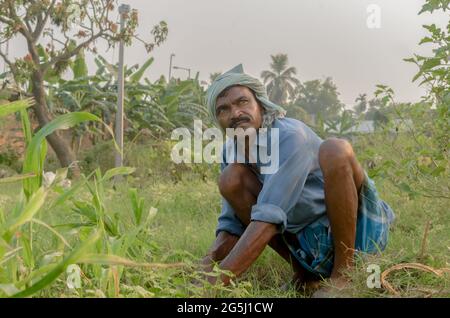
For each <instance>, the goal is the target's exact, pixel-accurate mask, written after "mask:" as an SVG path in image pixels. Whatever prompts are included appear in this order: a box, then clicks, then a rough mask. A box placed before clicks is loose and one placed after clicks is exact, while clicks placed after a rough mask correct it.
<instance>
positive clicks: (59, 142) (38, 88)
mask: <svg viewBox="0 0 450 318" xmlns="http://www.w3.org/2000/svg"><path fill="white" fill-rule="evenodd" d="M31 79H32V82H33V95H34V98H35V100H36V103H35V105H34V110H35V113H36V117H37V120H38V122H39V126H40V127H43V126H45V125H46V124H47V123H49V122H50V121H51V120H52V118H51V115H50V113H49V112H48V108H47V100H46V93H45V89H44V78H43V74H42V73H41V72H40V71H38V70H36V71H34V72H33V73H32V75H31ZM47 141H48V143H49V144H50V146H51V147H52V149H53V151H55V154H56V156H57V157H58V160H59V163H60V164H61V167H69V166H70V167H71V175H72V177H75V178H78V177H79V176H80V167H79V165H78V163H77V162H76V158H75V154H74V153H73V151H72V149H71V148H70V146H69V143H68V142H67V141H66V140H64V139H63V138H62V137H61V135H60V134H59V133H58V132H57V131H55V132H54V133H52V134H50V135H48V136H47Z"/></svg>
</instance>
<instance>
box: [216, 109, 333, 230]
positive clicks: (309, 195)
mask: <svg viewBox="0 0 450 318" xmlns="http://www.w3.org/2000/svg"><path fill="white" fill-rule="evenodd" d="M272 127H273V128H278V133H279V143H278V145H277V146H278V147H279V166H278V170H277V171H276V172H274V173H269V174H261V173H259V174H257V176H258V179H259V180H260V181H261V183H262V189H261V192H260V193H259V195H258V199H257V202H256V204H255V205H254V206H253V207H252V210H251V220H252V221H262V222H267V223H272V224H277V225H278V228H279V231H280V232H284V231H288V232H291V233H297V232H299V231H301V230H302V229H303V228H304V227H305V226H307V225H309V224H311V223H313V222H315V221H319V222H322V223H323V224H324V225H326V226H328V225H329V222H328V219H327V216H326V208H325V195H324V181H323V175H322V171H321V170H320V167H319V147H320V144H321V143H322V139H321V138H320V137H319V136H317V134H316V133H314V131H312V130H311V128H309V127H308V126H306V125H305V124H304V123H303V122H301V121H298V120H295V119H292V118H280V119H275V120H274V122H273V124H272ZM271 135H272V133H271V130H270V129H269V132H268V134H267V136H268V137H267V139H270V137H271ZM267 144H268V147H269V148H271V146H270V145H271V143H270V142H268V143H267ZM225 148H226V147H225V146H224V149H223V154H222V157H223V163H222V164H221V171H223V169H224V168H225V167H226V166H227V165H228V163H227V160H226V159H227V158H226V151H225ZM271 150H272V149H270V150H269V153H271V152H270V151H271ZM262 166H263V164H261V162H260V160H259V159H258V160H257V162H256V167H257V168H258V170H260V168H261V167H262ZM244 230H245V227H244V225H243V224H242V223H241V222H240V220H239V219H238V217H237V216H236V214H235V212H234V210H233V208H232V207H231V205H230V204H229V203H228V202H227V200H226V199H224V198H222V211H221V214H220V216H219V222H218V225H217V229H216V235H217V234H218V233H219V232H220V231H227V232H229V233H231V234H234V235H237V236H241V235H242V234H243V232H244Z"/></svg>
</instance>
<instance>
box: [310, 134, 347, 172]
mask: <svg viewBox="0 0 450 318" xmlns="http://www.w3.org/2000/svg"><path fill="white" fill-rule="evenodd" d="M355 161H356V158H355V153H354V152H353V147H352V145H351V144H350V143H349V142H348V141H346V140H344V139H338V138H330V139H327V140H325V141H324V142H323V143H322V144H321V145H320V148H319V164H320V168H321V169H322V172H323V173H324V174H328V173H331V172H340V173H351V172H352V170H353V167H352V165H353V164H354V162H355Z"/></svg>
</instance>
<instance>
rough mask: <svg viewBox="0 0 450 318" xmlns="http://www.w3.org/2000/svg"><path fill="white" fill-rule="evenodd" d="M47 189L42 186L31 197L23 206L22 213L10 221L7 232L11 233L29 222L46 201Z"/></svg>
mask: <svg viewBox="0 0 450 318" xmlns="http://www.w3.org/2000/svg"><path fill="white" fill-rule="evenodd" d="M47 194H48V193H47V190H46V189H45V188H44V187H40V188H39V189H38V190H37V191H36V192H35V193H34V194H33V195H32V196H31V198H30V200H29V201H28V202H27V203H26V205H25V206H24V207H23V209H22V211H20V214H19V215H18V216H17V217H16V218H14V219H12V220H11V221H10V222H8V225H7V228H6V230H7V232H9V233H11V232H13V231H14V230H15V229H17V228H18V227H19V226H21V225H22V224H24V223H26V222H29V221H30V220H31V219H32V218H33V216H34V215H35V214H36V213H37V212H38V211H39V209H40V208H41V207H42V205H43V204H44V202H45V199H46V197H47Z"/></svg>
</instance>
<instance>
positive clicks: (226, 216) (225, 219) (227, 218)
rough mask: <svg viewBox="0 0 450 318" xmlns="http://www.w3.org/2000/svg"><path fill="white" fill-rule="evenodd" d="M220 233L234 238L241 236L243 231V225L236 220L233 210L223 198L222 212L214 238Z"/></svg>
mask: <svg viewBox="0 0 450 318" xmlns="http://www.w3.org/2000/svg"><path fill="white" fill-rule="evenodd" d="M221 231H226V232H228V233H230V234H233V235H236V236H241V235H242V233H244V231H245V228H244V225H243V224H242V223H241V221H240V220H239V219H238V218H237V216H236V214H235V212H234V210H233V208H232V207H231V205H230V204H229V203H228V201H227V200H225V199H224V198H222V211H221V213H220V216H219V223H218V224H217V228H216V236H217V235H219V232H221Z"/></svg>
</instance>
